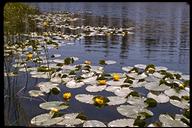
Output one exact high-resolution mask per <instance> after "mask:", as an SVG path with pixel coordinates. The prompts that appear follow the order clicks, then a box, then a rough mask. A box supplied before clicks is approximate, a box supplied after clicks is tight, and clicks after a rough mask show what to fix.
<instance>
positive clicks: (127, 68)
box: [122, 66, 133, 72]
mask: <svg viewBox="0 0 192 128" xmlns="http://www.w3.org/2000/svg"><path fill="white" fill-rule="evenodd" d="M132 68H133V67H130V66H127V67H122V70H123V71H126V72H129V71H130V70H131V69H132Z"/></svg>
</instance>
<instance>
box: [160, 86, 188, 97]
mask: <svg viewBox="0 0 192 128" xmlns="http://www.w3.org/2000/svg"><path fill="white" fill-rule="evenodd" d="M164 93H165V94H166V95H167V96H169V97H171V96H177V97H179V98H181V97H182V96H189V92H187V91H186V90H180V91H179V92H178V91H176V90H175V89H173V88H171V89H168V90H165V92H164Z"/></svg>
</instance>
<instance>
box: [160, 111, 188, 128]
mask: <svg viewBox="0 0 192 128" xmlns="http://www.w3.org/2000/svg"><path fill="white" fill-rule="evenodd" d="M159 120H160V122H162V127H187V125H186V124H185V123H183V122H182V121H180V120H174V119H173V118H172V117H171V116H169V115H168V114H161V115H160V116H159Z"/></svg>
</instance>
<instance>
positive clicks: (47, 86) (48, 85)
mask: <svg viewBox="0 0 192 128" xmlns="http://www.w3.org/2000/svg"><path fill="white" fill-rule="evenodd" d="M37 86H38V87H39V88H40V90H41V91H42V92H46V93H49V92H50V91H51V89H52V88H55V87H57V86H58V84H56V83H52V82H40V83H39V84H37Z"/></svg>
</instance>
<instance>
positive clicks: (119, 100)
mask: <svg viewBox="0 0 192 128" xmlns="http://www.w3.org/2000/svg"><path fill="white" fill-rule="evenodd" d="M107 98H108V99H109V102H108V103H107V104H108V105H119V104H124V103H125V102H126V101H127V99H126V98H123V97H119V96H108V97H107Z"/></svg>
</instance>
